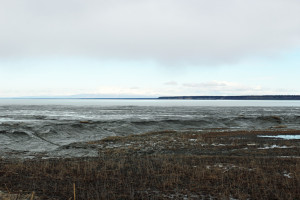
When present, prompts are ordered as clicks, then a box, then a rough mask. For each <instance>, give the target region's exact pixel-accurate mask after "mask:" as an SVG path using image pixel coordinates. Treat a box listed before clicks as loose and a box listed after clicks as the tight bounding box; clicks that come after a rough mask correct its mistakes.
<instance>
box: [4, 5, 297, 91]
mask: <svg viewBox="0 0 300 200" xmlns="http://www.w3.org/2000/svg"><path fill="white" fill-rule="evenodd" d="M299 77H300V1H299V0H126V1H124V0H110V1H107V0H106V1H104V0H51V1H41V0H9V1H7V0H0V97H17V96H66V95H76V94H92V95H99V97H101V96H102V97H148V96H149V97H156V96H166V95H259V94H299V95H300V87H299V86H300V78H299Z"/></svg>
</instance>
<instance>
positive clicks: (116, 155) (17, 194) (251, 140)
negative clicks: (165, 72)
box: [0, 130, 300, 200]
mask: <svg viewBox="0 0 300 200" xmlns="http://www.w3.org/2000/svg"><path fill="white" fill-rule="evenodd" d="M278 134H280V135H299V134H300V131H297V130H280V131H274V130H266V131H226V130H215V131H213V132H192V131H185V132H176V131H163V132H154V133H146V134H142V135H130V136H126V137H108V138H106V139H103V140H100V141H91V142H87V143H80V144H78V143H77V144H71V145H69V146H68V147H67V148H93V149H95V148H96V149H98V151H99V156H98V157H93V158H68V159H67V158H64V159H63V158H52V159H50V158H49V159H31V160H16V159H13V160H12V159H0V190H1V191H2V192H0V200H2V199H19V200H21V199H66V200H67V199H91V200H96V199H153V200H154V199H282V200H295V199H300V145H299V144H300V140H296V139H295V140H283V139H274V138H263V137H258V135H278Z"/></svg>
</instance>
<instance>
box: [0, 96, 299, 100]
mask: <svg viewBox="0 0 300 200" xmlns="http://www.w3.org/2000/svg"><path fill="white" fill-rule="evenodd" d="M0 99H83V100H97V99H99V100H300V95H244V96H161V97H152V98H143V97H141V98H138V97H136V98H128V97H124V98H122V97H120V98H116V97H111V98H109V97H105V98H101V97H99V98H98V97H2V98H0Z"/></svg>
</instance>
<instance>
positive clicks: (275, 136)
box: [258, 135, 300, 140]
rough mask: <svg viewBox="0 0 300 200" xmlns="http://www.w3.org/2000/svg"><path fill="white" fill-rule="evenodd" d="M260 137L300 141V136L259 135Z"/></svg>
mask: <svg viewBox="0 0 300 200" xmlns="http://www.w3.org/2000/svg"><path fill="white" fill-rule="evenodd" d="M258 137H270V138H280V139H284V140H300V135H258Z"/></svg>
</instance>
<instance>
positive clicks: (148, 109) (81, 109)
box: [0, 99, 300, 157]
mask: <svg viewBox="0 0 300 200" xmlns="http://www.w3.org/2000/svg"><path fill="white" fill-rule="evenodd" d="M215 128H226V129H230V130H261V129H269V128H273V129H277V128H289V129H300V101H224V100H207V101H206V100H99V99H0V156H2V157H3V156H5V155H8V154H12V153H14V152H15V153H16V154H17V153H20V152H27V153H41V152H56V153H58V154H59V153H61V152H59V149H63V148H62V147H64V146H66V145H69V144H71V143H74V142H82V141H93V140H99V139H102V138H105V137H107V136H120V135H129V134H141V133H145V132H151V131H163V130H180V131H187V130H193V131H201V130H210V129H215Z"/></svg>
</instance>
